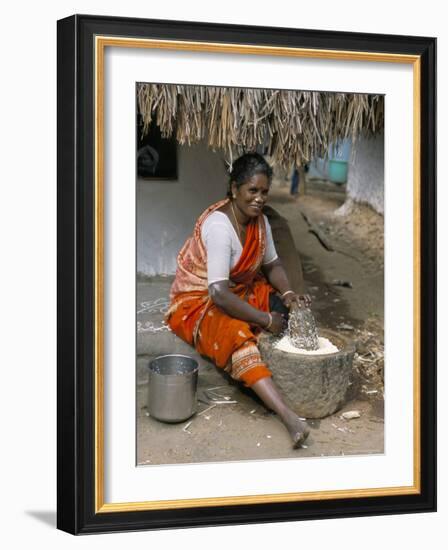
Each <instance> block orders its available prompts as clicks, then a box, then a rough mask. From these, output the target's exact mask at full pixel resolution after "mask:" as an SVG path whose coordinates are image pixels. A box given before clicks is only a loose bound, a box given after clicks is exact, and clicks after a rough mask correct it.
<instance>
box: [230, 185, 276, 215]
mask: <svg viewBox="0 0 448 550" xmlns="http://www.w3.org/2000/svg"><path fill="white" fill-rule="evenodd" d="M268 193H269V180H268V178H267V176H266V175H265V174H255V175H254V176H252V177H251V178H249V179H248V180H247V181H246V182H245V183H243V184H242V185H241V186H240V187H239V188H238V187H237V186H236V184H235V183H233V184H232V194H233V196H234V197H235V199H234V204H235V206H236V207H237V210H239V212H240V213H241V214H243V215H244V216H245V217H246V218H249V220H250V219H252V218H256V217H257V216H259V215H260V214H261V211H262V209H263V206H264V205H265V204H266V201H267V198H268ZM241 217H242V216H241ZM249 220H247V221H249ZM240 221H243V220H240Z"/></svg>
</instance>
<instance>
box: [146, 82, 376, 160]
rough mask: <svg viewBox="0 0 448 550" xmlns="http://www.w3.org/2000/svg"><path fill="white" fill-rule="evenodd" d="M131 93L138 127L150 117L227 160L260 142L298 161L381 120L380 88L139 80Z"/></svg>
mask: <svg viewBox="0 0 448 550" xmlns="http://www.w3.org/2000/svg"><path fill="white" fill-rule="evenodd" d="M137 93H138V106H139V110H140V114H141V115H142V119H143V133H144V134H145V133H147V131H148V129H149V126H150V124H151V123H153V122H155V123H156V124H157V125H158V126H159V127H160V130H161V132H162V136H163V137H171V136H173V135H174V136H175V137H176V139H177V141H178V143H180V144H189V145H190V144H193V143H196V142H198V141H200V140H203V139H205V140H206V142H207V143H208V145H209V147H211V148H213V149H222V150H224V151H225V154H226V156H227V159H228V161H229V163H232V159H234V158H236V156H238V155H240V154H242V153H243V152H246V151H254V150H255V149H256V148H257V146H263V147H264V150H263V152H264V153H265V154H267V155H269V156H270V160H271V162H272V163H273V164H274V165H280V166H283V167H289V166H291V165H292V164H293V163H295V164H297V165H300V164H303V163H304V162H308V161H310V160H311V159H313V158H314V157H316V156H319V157H325V156H326V154H327V152H328V148H329V146H330V144H334V143H337V142H338V141H340V140H341V139H344V138H347V137H351V138H352V139H353V140H356V138H357V137H358V136H359V135H366V136H369V135H374V134H375V133H377V132H380V131H382V130H383V125H384V99H383V96H380V95H368V94H348V93H333V92H302V91H289V90H265V89H250V88H221V87H211V86H189V85H175V84H142V83H141V84H138V88H137Z"/></svg>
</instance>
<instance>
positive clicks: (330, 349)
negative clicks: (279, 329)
mask: <svg viewBox="0 0 448 550" xmlns="http://www.w3.org/2000/svg"><path fill="white" fill-rule="evenodd" d="M318 343H319V347H318V348H317V349H316V350H307V349H300V348H296V347H295V346H293V345H292V343H291V340H290V339H289V336H287V335H286V336H283V338H281V339H280V340H279V341H278V342H276V343H275V344H274V348H275V349H278V350H280V351H286V352H287V353H300V354H301V355H326V354H328V353H336V352H337V351H339V350H338V348H337V347H336V346H335V345H334V344H332V343H331V342H330V340H328V338H321V337H320V336H319V337H318Z"/></svg>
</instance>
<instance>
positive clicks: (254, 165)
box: [227, 153, 272, 198]
mask: <svg viewBox="0 0 448 550" xmlns="http://www.w3.org/2000/svg"><path fill="white" fill-rule="evenodd" d="M257 174H264V175H265V176H266V177H267V178H268V181H269V184H270V183H271V179H272V168H271V167H270V166H269V164H268V163H267V162H266V161H265V159H264V158H263V157H262V156H261V155H259V154H258V153H246V154H245V155H242V156H241V157H239V158H238V159H236V161H235V162H234V163H233V166H232V171H231V172H230V179H229V190H228V192H227V196H228V197H229V198H231V197H232V183H234V182H235V183H236V186H237V188H240V187H241V186H242V185H243V184H244V183H246V182H247V181H248V180H249V179H250V178H252V177H253V176H255V175H257Z"/></svg>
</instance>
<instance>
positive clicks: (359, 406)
mask: <svg viewBox="0 0 448 550" xmlns="http://www.w3.org/2000/svg"><path fill="white" fill-rule="evenodd" d="M275 183H276V182H274V186H273V188H272V190H271V193H270V205H271V206H272V207H273V208H275V209H276V210H278V211H279V212H280V214H281V215H283V216H284V217H285V218H287V219H288V221H289V225H290V228H291V231H292V234H293V237H294V241H295V244H296V248H297V249H298V250H299V252H300V255H301V259H302V265H303V271H304V278H305V289H306V292H307V293H309V294H310V295H311V296H312V299H313V305H312V309H313V312H314V314H315V317H316V320H317V323H318V325H320V326H326V327H328V328H331V329H333V330H336V331H340V332H341V333H343V334H344V335H345V336H347V337H349V338H350V339H353V340H355V341H356V342H357V353H356V354H355V358H354V364H353V377H352V381H351V385H350V388H349V392H348V395H347V402H346V403H345V405H344V407H343V408H342V409H341V410H339V411H337V412H336V413H335V414H333V415H331V416H329V417H327V418H324V419H321V420H311V421H309V423H310V426H311V434H310V436H309V438H308V440H307V442H306V444H305V446H304V448H302V449H300V450H293V449H292V448H291V444H290V440H289V436H288V434H287V432H286V430H285V428H284V427H283V426H282V424H281V423H280V421H279V420H278V418H277V417H276V416H275V415H274V414H272V413H271V412H269V411H267V410H266V409H265V407H264V406H263V404H262V403H261V402H260V401H259V400H258V399H257V398H256V396H255V395H254V394H253V392H251V391H250V390H243V389H242V388H241V387H240V386H236V385H235V384H233V383H232V382H231V381H229V380H228V379H227V378H225V377H224V376H223V374H222V373H221V372H220V371H219V370H218V369H216V368H215V367H214V366H213V365H212V364H211V363H208V362H207V361H204V360H203V359H202V358H198V359H199V361H200V376H199V383H198V384H199V385H198V398H199V402H198V410H197V413H196V414H195V415H194V416H193V417H192V418H191V419H189V420H188V421H185V422H182V423H179V424H167V423H162V422H159V421H157V420H155V419H153V418H151V416H150V415H149V412H148V408H147V393H148V388H147V378H146V368H147V364H148V362H149V360H150V359H151V356H150V355H149V354H148V353H147V352H145V353H144V354H143V355H141V356H140V357H139V358H138V369H137V370H138V372H139V373H140V375H139V376H138V385H137V463H138V464H139V465H141V466H144V465H148V466H149V465H153V464H179V463H200V462H220V461H229V460H232V461H239V460H256V459H272V458H308V457H326V456H344V455H354V454H356V455H364V454H374V453H375V454H376V453H383V452H384V401H383V368H384V354H383V318H384V304H383V300H384V293H383V266H384V260H383V248H384V243H383V218H382V216H380V215H379V214H377V213H375V212H374V211H373V210H371V209H370V208H369V207H367V206H359V205H358V206H356V207H355V208H354V209H353V210H352V212H351V213H350V214H349V215H341V214H340V207H341V206H342V205H343V203H344V200H345V192H344V189H343V188H341V187H337V186H335V185H334V184H328V183H314V184H313V183H310V182H309V183H308V184H307V186H306V194H305V195H301V196H299V197H298V198H296V199H295V198H292V197H291V196H290V195H289V188H288V187H287V186H286V185H285V183H284V182H277V185H275ZM278 183H280V185H279V184H278ZM310 230H311V231H310ZM154 284H155V283H154V282H151V281H146V282H144V283H141V285H140V292H141V296H140V298H139V300H141V301H143V300H144V299H145V298H144V296H146V294H145V292H150V293H154ZM158 284H159V285H162V286H159V287H157V289H158V290H157V291H158V292H159V294H160V292H162V293H163V292H164V293H166V292H167V289H168V288H169V284H170V280H169V279H166V280H165V281H162V282H160V281H159V283H158ZM151 296H154V294H151ZM146 299H147V298H146ZM159 340H160V338H159ZM210 388H217V389H215V390H214V391H216V392H217V393H218V394H219V395H221V396H223V398H227V399H228V400H229V401H230V402H229V403H222V404H219V405H216V404H215V405H214V404H213V401H210V400H209V399H208V397H209V395H208V394H207V390H210ZM223 400H224V399H223ZM233 401H236V403H234V402H233ZM353 410H355V411H358V412H359V413H360V417H359V418H355V419H352V420H345V419H344V418H343V417H342V413H343V412H345V411H353Z"/></svg>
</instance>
